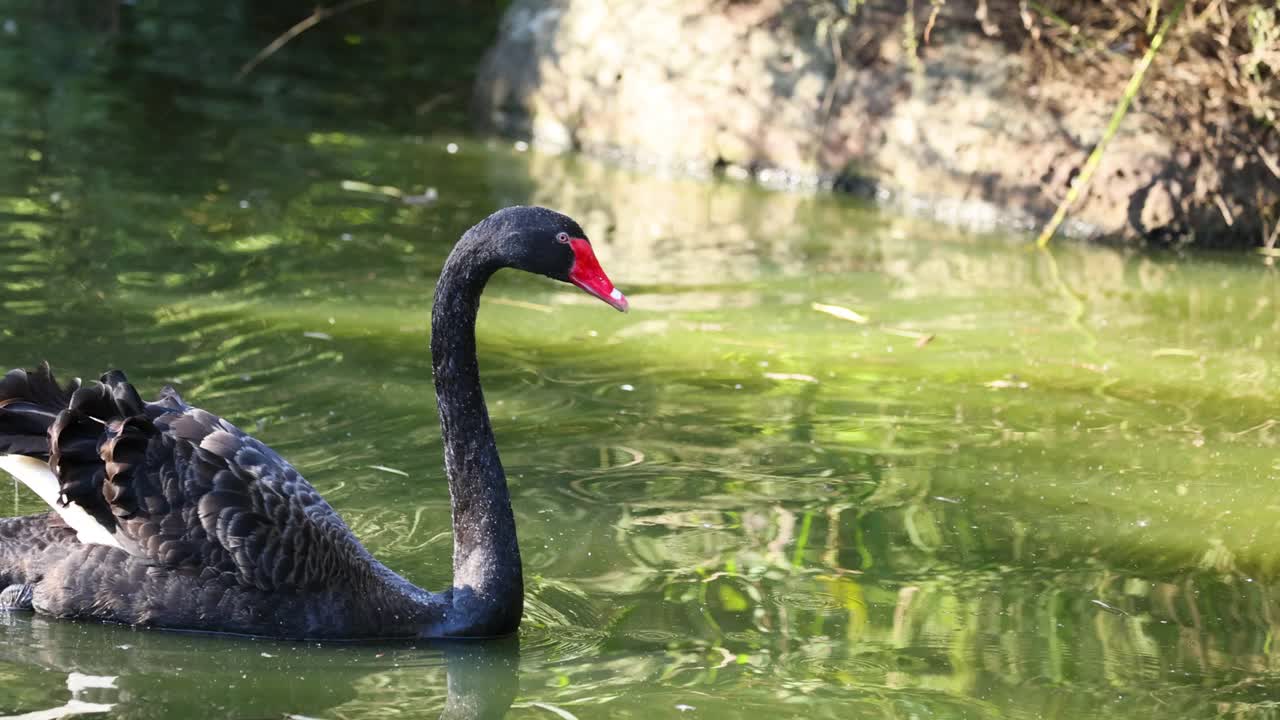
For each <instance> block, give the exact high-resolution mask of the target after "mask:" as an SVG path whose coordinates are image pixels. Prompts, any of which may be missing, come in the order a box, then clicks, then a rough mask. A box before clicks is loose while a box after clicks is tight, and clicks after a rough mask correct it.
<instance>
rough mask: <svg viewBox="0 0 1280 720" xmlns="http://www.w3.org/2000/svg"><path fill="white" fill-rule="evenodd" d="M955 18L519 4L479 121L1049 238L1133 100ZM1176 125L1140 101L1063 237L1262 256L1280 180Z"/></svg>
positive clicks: (550, 140)
mask: <svg viewBox="0 0 1280 720" xmlns="http://www.w3.org/2000/svg"><path fill="white" fill-rule="evenodd" d="M917 5H921V6H924V7H923V9H924V10H925V11H928V10H929V3H917ZM853 6H856V8H854V7H853ZM942 10H943V11H942V13H941V14H940V17H935V18H933V20H934V22H933V24H932V25H930V24H929V19H928V17H927V16H926V15H923V14H919V13H920V11H917V14H915V15H912V14H909V13H908V12H907V5H906V3H898V2H884V3H870V2H866V3H853V4H852V5H850V4H848V3H819V2H811V1H805V0H736V1H734V0H610V1H609V2H599V0H516V1H515V2H513V3H512V5H511V7H510V8H509V9H508V11H507V13H506V15H505V17H504V20H503V22H502V26H501V30H500V33H499V37H498V40H497V42H496V44H495V45H494V47H493V48H492V49H491V51H490V52H489V54H488V56H487V58H486V60H485V62H484V65H483V67H482V69H481V72H480V76H479V79H478V83H477V87H476V96H475V110H476V113H477V115H478V117H479V118H480V120H481V122H483V123H484V124H486V125H488V126H490V127H493V128H496V129H498V130H500V131H502V132H505V133H508V134H512V135H516V136H520V137H527V138H530V139H531V140H532V141H533V142H534V143H535V144H536V145H538V146H541V147H544V148H548V147H549V148H556V149H577V150H582V151H584V152H587V153H591V154H595V155H603V156H607V157H611V158H615V159H617V160H620V161H624V162H626V163H629V164H635V165H639V166H644V167H649V168H653V169H656V170H663V171H672V170H676V171H680V172H688V173H693V174H706V175H710V174H712V173H716V172H723V173H725V174H726V175H729V176H731V177H743V178H745V177H754V178H756V179H757V180H759V181H761V182H763V183H765V184H769V185H781V186H819V187H822V186H826V187H834V188H836V189H843V190H850V191H854V192H857V193H860V194H864V195H870V196H873V197H875V198H877V199H879V200H881V201H886V202H891V203H894V204H896V205H899V206H905V207H907V208H909V209H911V210H913V211H917V212H921V213H924V214H927V215H930V216H932V217H936V218H940V219H943V220H948V221H953V222H959V223H961V224H964V225H966V226H970V227H978V228H990V227H1010V226H1011V227H1014V228H1022V229H1031V228H1033V227H1036V226H1038V225H1039V224H1040V223H1042V222H1043V221H1044V220H1045V219H1046V218H1047V217H1048V216H1049V215H1051V214H1052V212H1053V209H1054V208H1055V207H1056V205H1057V203H1058V202H1059V200H1060V199H1061V197H1062V196H1063V194H1064V193H1065V191H1066V189H1067V187H1068V183H1070V182H1072V181H1073V179H1074V178H1075V177H1076V175H1077V173H1078V172H1079V169H1080V167H1081V165H1082V164H1083V162H1084V160H1085V158H1086V156H1087V155H1088V153H1089V151H1090V150H1091V149H1092V147H1093V145H1094V143H1096V142H1097V141H1098V140H1099V139H1100V138H1101V137H1102V134H1103V131H1104V129H1105V127H1106V125H1107V121H1108V119H1109V117H1110V115H1111V112H1112V110H1113V107H1114V104H1115V102H1116V100H1117V99H1118V97H1119V95H1120V92H1121V90H1122V84H1121V86H1115V85H1114V83H1110V82H1108V83H1101V82H1099V81H1096V79H1094V78H1090V77H1062V76H1061V74H1060V73H1059V74H1058V76H1056V77H1053V78H1051V77H1048V76H1047V75H1046V74H1045V73H1044V72H1043V68H1040V67H1037V66H1036V65H1035V63H1034V61H1033V60H1032V59H1030V57H1029V56H1028V55H1026V54H1023V53H1018V52H1012V51H1010V47H1009V45H1008V43H1007V42H1003V41H1002V40H1001V38H1000V32H999V28H993V27H992V26H991V25H990V23H989V22H988V23H987V24H986V26H985V28H984V24H983V22H980V21H979V20H978V19H976V18H975V6H974V5H973V4H972V3H969V4H967V5H966V3H965V2H963V0H957V1H955V2H950V3H947V4H946V5H944V6H942ZM993 30H994V32H993ZM926 32H927V33H928V34H929V37H928V41H927V42H926V41H925V35H926ZM1157 62H1159V60H1157ZM1180 128H1181V125H1180V119H1179V118H1178V117H1177V116H1176V115H1173V116H1171V115H1170V114H1169V113H1168V112H1161V111H1155V110H1153V109H1150V108H1147V107H1145V106H1144V104H1143V103H1142V102H1141V101H1139V102H1138V103H1136V104H1135V106H1134V107H1133V109H1132V110H1131V111H1130V113H1129V115H1128V117H1127V118H1126V119H1125V122H1124V125H1123V128H1122V130H1121V132H1120V133H1119V135H1118V136H1117V137H1116V138H1115V139H1114V140H1113V141H1112V143H1111V145H1110V146H1109V148H1108V150H1107V153H1106V155H1105V158H1104V160H1103V164H1102V166H1101V167H1100V168H1099V171H1098V173H1097V174H1096V175H1095V177H1094V181H1093V183H1092V185H1091V187H1090V189H1089V191H1088V193H1087V195H1086V196H1084V197H1082V199H1081V200H1080V201H1079V202H1078V203H1077V204H1076V206H1075V208H1074V209H1073V212H1072V214H1071V218H1072V219H1071V221H1070V222H1069V223H1068V226H1067V227H1066V228H1065V230H1066V232H1067V233H1068V234H1072V235H1076V236H1088V237H1105V238H1121V239H1149V240H1151V239H1154V240H1160V241H1169V240H1171V239H1172V240H1183V239H1188V238H1190V239H1193V240H1194V241H1195V242H1197V243H1198V244H1237V245H1238V244H1257V243H1258V242H1259V241H1260V240H1261V239H1262V237H1263V234H1264V232H1265V231H1266V230H1267V229H1268V228H1269V225H1268V221H1267V220H1266V218H1265V217H1264V214H1265V213H1262V214H1260V212H1259V210H1258V209H1259V208H1274V207H1280V176H1278V175H1277V174H1275V173H1274V172H1272V171H1270V170H1269V169H1268V167H1267V164H1266V163H1265V161H1264V160H1265V158H1262V159H1261V160H1260V159H1259V158H1254V157H1250V156H1248V154H1244V155H1242V156H1241V157H1238V158H1234V159H1231V160H1229V161H1228V162H1227V163H1226V164H1225V165H1224V164H1223V163H1222V162H1220V161H1216V162H1217V164H1210V163H1207V162H1206V161H1205V160H1204V159H1203V158H1201V157H1199V156H1198V155H1197V151H1196V148H1195V147H1194V146H1188V145H1187V143H1186V141H1185V139H1184V140H1180V139H1179V138H1180V137H1182V136H1183V135H1185V133H1181V132H1180ZM1226 131H1228V132H1229V131H1230V128H1227V129H1226Z"/></svg>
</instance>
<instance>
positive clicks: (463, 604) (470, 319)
mask: <svg viewBox="0 0 1280 720" xmlns="http://www.w3.org/2000/svg"><path fill="white" fill-rule="evenodd" d="M503 265H504V263H502V262H501V261H500V259H499V258H498V253H497V249H496V248H495V247H493V246H492V245H491V244H490V243H487V242H485V241H484V240H482V239H479V240H478V239H476V238H474V237H472V236H471V234H470V233H469V234H468V235H467V236H464V237H463V239H462V240H460V241H459V242H458V244H457V246H456V247H455V248H454V250H453V252H452V253H451V254H450V255H449V259H448V260H446V261H445V265H444V270H443V271H441V273H440V280H439V282H437V283H436V295H435V305H434V307H433V308H432V310H431V360H432V368H433V370H434V373H435V384H436V403H437V405H438V406H439V409H440V428H441V434H442V435H443V437H444V460H445V471H446V472H447V473H448V476H449V495H450V497H451V499H452V503H453V604H454V607H455V609H456V610H457V612H458V614H459V615H463V616H469V617H467V618H465V619H464V618H463V617H457V618H454V621H455V622H460V623H463V624H467V625H469V627H467V628H466V629H467V630H468V633H467V634H501V633H504V632H509V631H511V630H514V629H515V627H516V624H517V623H519V621H520V615H521V612H522V609H523V595H524V581H523V576H522V572H521V566H520V548H519V546H518V545H517V542H516V524H515V517H514V516H513V514H512V512H511V496H510V494H509V492H508V490H507V478H506V474H505V473H503V471H502V461H501V460H500V459H499V458H498V446H497V443H496V442H495V441H494V438H493V429H492V427H491V426H490V424H489V411H488V409H487V408H486V406H485V402H484V393H483V392H481V390H480V369H479V366H478V364H477V362H476V314H477V312H478V311H479V309H480V293H481V292H482V291H483V290H484V286H485V283H486V282H487V281H488V280H489V277H490V276H491V275H493V273H494V272H496V271H497V270H498V269H499V268H500V267H502V266H503Z"/></svg>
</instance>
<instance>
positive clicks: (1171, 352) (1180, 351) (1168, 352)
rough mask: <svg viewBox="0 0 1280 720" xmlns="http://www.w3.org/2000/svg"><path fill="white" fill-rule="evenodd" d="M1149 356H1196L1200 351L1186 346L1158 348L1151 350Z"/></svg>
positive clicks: (1198, 355)
mask: <svg viewBox="0 0 1280 720" xmlns="http://www.w3.org/2000/svg"><path fill="white" fill-rule="evenodd" d="M1151 357H1189V358H1198V357H1200V353H1198V352H1196V351H1195V350H1188V349H1186V348H1158V349H1156V350H1152V351H1151Z"/></svg>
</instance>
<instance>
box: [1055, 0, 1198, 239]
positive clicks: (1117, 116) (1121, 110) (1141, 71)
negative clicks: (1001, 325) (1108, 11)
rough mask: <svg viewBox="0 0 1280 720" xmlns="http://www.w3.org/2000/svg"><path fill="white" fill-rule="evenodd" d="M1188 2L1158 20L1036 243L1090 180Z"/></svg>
mask: <svg viewBox="0 0 1280 720" xmlns="http://www.w3.org/2000/svg"><path fill="white" fill-rule="evenodd" d="M1186 4H1187V0H1178V3H1177V4H1176V5H1174V7H1173V12H1171V13H1169V16H1168V17H1166V18H1165V19H1164V22H1163V23H1161V24H1160V29H1159V30H1157V31H1156V34H1155V35H1154V36H1153V37H1152V38H1151V46H1150V47H1148V48H1147V51H1146V52H1145V53H1144V54H1143V55H1142V59H1141V60H1140V61H1138V67H1137V68H1135V69H1134V71H1133V77H1131V78H1129V84H1128V85H1127V86H1126V87H1125V89H1124V97H1122V98H1121V99H1120V102H1119V104H1117V105H1116V109H1115V111H1114V112H1112V113H1111V122H1110V123H1108V124H1107V130H1106V132H1105V133H1103V135H1102V139H1101V140H1099V141H1098V144H1097V145H1095V146H1094V148H1093V152H1091V153H1089V158H1088V159H1087V160H1085V163H1084V168H1083V169H1082V170H1081V171H1080V175H1079V176H1078V177H1076V180H1075V182H1074V183H1072V184H1071V187H1070V188H1068V189H1067V196H1066V197H1065V198H1063V199H1062V202H1061V203H1059V204H1058V209H1057V210H1056V211H1055V212H1054V213H1053V218H1052V219H1050V220H1049V224H1047V225H1045V227H1044V230H1042V231H1041V232H1040V237H1038V238H1036V246H1037V247H1041V248H1043V247H1045V246H1047V245H1048V244H1049V240H1050V239H1052V238H1053V235H1054V233H1056V232H1057V231H1058V227H1059V226H1060V225H1062V221H1063V220H1065V219H1066V217H1067V210H1068V209H1069V208H1070V207H1071V205H1072V204H1074V203H1075V201H1076V198H1078V197H1079V196H1080V193H1081V192H1083V191H1084V189H1085V188H1087V187H1088V186H1089V180H1090V179H1092V178H1093V173H1094V171H1095V170H1097V169H1098V165H1099V163H1101V162H1102V155H1103V153H1105V152H1106V149H1107V144H1108V143H1110V142H1111V138H1113V137H1115V135H1116V132H1118V131H1119V130H1120V122H1121V121H1122V120H1124V116H1125V114H1126V113H1128V112H1129V105H1130V104H1131V103H1133V99H1134V98H1135V97H1137V95H1138V90H1140V89H1141V88H1142V79H1143V78H1144V77H1145V76H1146V74H1147V68H1149V67H1151V62H1152V61H1153V60H1155V58H1156V53H1158V52H1159V51H1160V46H1162V45H1164V38H1165V35H1167V34H1168V32H1169V30H1170V28H1172V27H1173V24H1174V23H1175V22H1177V21H1178V17H1179V16H1181V15H1182V8H1183V7H1185V6H1186Z"/></svg>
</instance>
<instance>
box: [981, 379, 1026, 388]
mask: <svg viewBox="0 0 1280 720" xmlns="http://www.w3.org/2000/svg"><path fill="white" fill-rule="evenodd" d="M983 385H985V386H987V387H989V388H991V389H992V390H1007V389H1010V388H1012V389H1015V390H1026V389H1027V388H1029V387H1031V385H1029V384H1028V383H1027V382H1026V381H1025V380H992V381H991V382H988V383H983Z"/></svg>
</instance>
